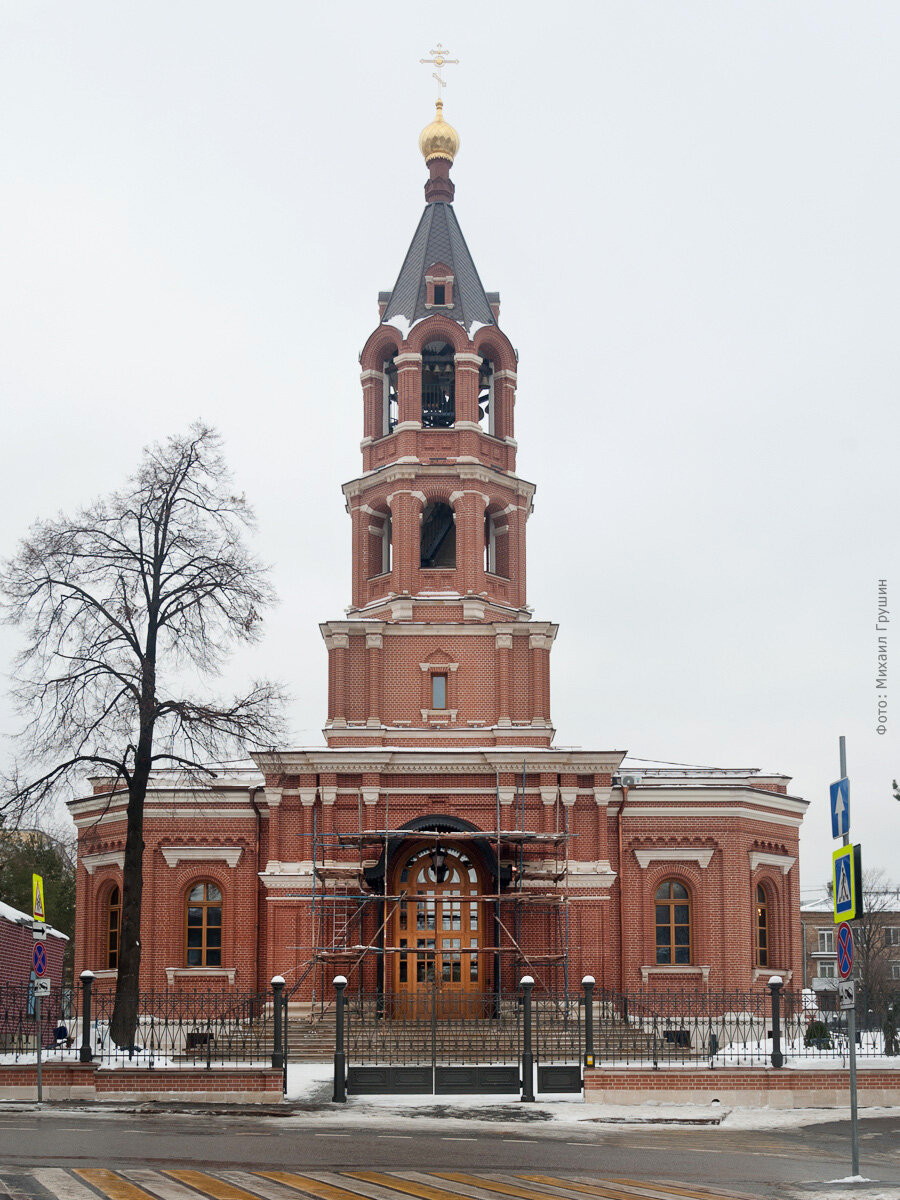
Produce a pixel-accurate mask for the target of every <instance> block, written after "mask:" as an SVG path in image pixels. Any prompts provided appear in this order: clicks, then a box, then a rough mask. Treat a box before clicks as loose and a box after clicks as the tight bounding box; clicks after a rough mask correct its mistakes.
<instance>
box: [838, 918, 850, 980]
mask: <svg viewBox="0 0 900 1200" xmlns="http://www.w3.org/2000/svg"><path fill="white" fill-rule="evenodd" d="M837 956H838V970H839V971H840V973H841V979H846V978H847V977H848V976H849V975H850V974H852V972H853V930H852V929H851V928H850V926H849V925H848V924H847V922H846V921H845V922H844V923H843V925H838V936H837Z"/></svg>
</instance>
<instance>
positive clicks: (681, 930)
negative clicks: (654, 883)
mask: <svg viewBox="0 0 900 1200" xmlns="http://www.w3.org/2000/svg"><path fill="white" fill-rule="evenodd" d="M654 899H655V905H656V961H657V962H658V963H671V964H682V963H684V964H687V963H690V961H691V899H690V896H689V895H688V890H687V888H686V887H685V886H684V884H683V883H678V882H677V881H676V880H674V879H667V880H666V882H665V883H663V884H660V886H659V887H658V888H657V889H656V896H655V897H654Z"/></svg>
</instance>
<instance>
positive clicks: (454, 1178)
mask: <svg viewBox="0 0 900 1200" xmlns="http://www.w3.org/2000/svg"><path fill="white" fill-rule="evenodd" d="M433 1174H435V1175H437V1176H438V1178H439V1179H449V1180H450V1182H451V1183H468V1184H471V1185H473V1186H474V1187H479V1188H484V1189H485V1190H486V1191H489V1192H500V1194H501V1195H503V1196H515V1198H516V1200H547V1193H546V1192H533V1191H530V1190H529V1189H528V1188H524V1187H516V1186H513V1185H511V1184H508V1183H501V1182H500V1181H499V1180H497V1179H493V1178H488V1179H480V1178H478V1177H477V1176H475V1175H464V1174H463V1173H462V1172H461V1171H434V1172H433ZM557 1183H561V1184H562V1186H563V1187H566V1186H568V1185H567V1184H565V1183H563V1181H562V1180H557ZM610 1196H612V1198H613V1200H630V1198H629V1197H628V1196H619V1195H618V1194H617V1193H615V1192H610Z"/></svg>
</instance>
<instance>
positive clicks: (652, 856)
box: [634, 846, 715, 870]
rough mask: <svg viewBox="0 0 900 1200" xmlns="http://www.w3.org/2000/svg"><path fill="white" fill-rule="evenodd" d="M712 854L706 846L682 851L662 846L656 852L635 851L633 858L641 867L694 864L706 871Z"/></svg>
mask: <svg viewBox="0 0 900 1200" xmlns="http://www.w3.org/2000/svg"><path fill="white" fill-rule="evenodd" d="M714 853H715V851H714V850H713V849H711V848H709V847H706V846H697V847H696V848H694V847H692V846H688V847H685V848H683V849H682V848H677V847H674V846H664V847H661V848H660V849H658V850H635V852H634V857H635V858H636V859H637V860H638V862H639V863H640V865H641V866H642V867H647V866H649V865H650V863H652V862H695V863H697V864H698V866H700V867H701V868H702V869H703V870H706V868H707V867H708V866H709V860H710V859H711V858H712V856H713V854H714Z"/></svg>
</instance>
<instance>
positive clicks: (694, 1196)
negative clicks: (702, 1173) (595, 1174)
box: [612, 1179, 741, 1200]
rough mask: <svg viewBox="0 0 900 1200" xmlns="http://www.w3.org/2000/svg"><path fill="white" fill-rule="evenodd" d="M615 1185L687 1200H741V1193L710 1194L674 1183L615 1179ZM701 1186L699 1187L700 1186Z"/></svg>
mask: <svg viewBox="0 0 900 1200" xmlns="http://www.w3.org/2000/svg"><path fill="white" fill-rule="evenodd" d="M612 1182H613V1183H623V1184H626V1185H627V1186H628V1187H642V1188H649V1189H651V1190H652V1189H654V1188H655V1189H656V1191H658V1192H665V1193H666V1194H667V1195H672V1196H685V1197H686V1198H687V1200H740V1195H741V1194H740V1193H739V1192H708V1191H706V1190H702V1191H698V1190H697V1188H686V1187H677V1186H676V1185H675V1184H674V1183H657V1182H656V1181H655V1180H654V1181H652V1182H651V1181H648V1180H644V1182H643V1183H641V1182H640V1180H637V1179H614V1180H613V1181H612ZM698 1186H699V1185H698Z"/></svg>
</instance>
